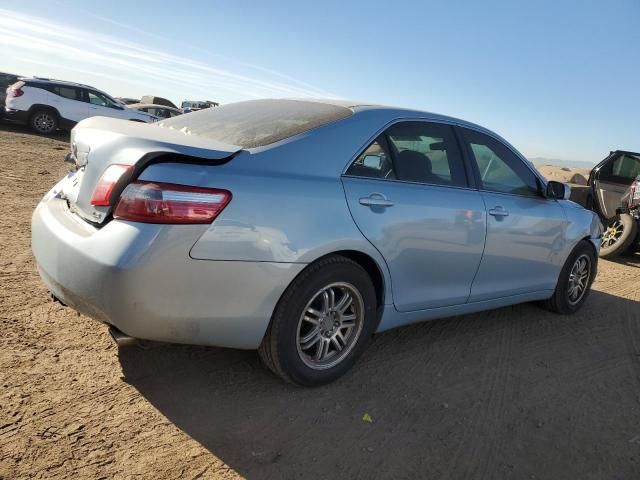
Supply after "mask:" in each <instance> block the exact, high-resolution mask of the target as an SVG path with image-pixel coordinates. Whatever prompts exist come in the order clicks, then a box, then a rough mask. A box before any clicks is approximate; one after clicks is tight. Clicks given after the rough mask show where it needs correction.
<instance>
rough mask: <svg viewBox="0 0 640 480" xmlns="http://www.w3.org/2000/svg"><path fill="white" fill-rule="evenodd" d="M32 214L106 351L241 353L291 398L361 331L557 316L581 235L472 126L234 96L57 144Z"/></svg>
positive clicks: (325, 378)
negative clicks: (64, 150)
mask: <svg viewBox="0 0 640 480" xmlns="http://www.w3.org/2000/svg"><path fill="white" fill-rule="evenodd" d="M71 148H72V152H71V153H70V154H69V156H68V160H70V161H71V162H72V163H73V169H72V171H71V172H70V173H69V175H68V176H67V177H66V178H64V179H63V180H62V181H60V182H59V183H58V184H57V185H56V186H55V187H54V188H53V189H52V190H51V191H50V192H49V193H48V194H47V195H46V196H45V197H44V199H43V200H42V201H41V202H40V204H39V205H38V207H37V208H36V210H35V212H34V214H33V239H32V245H33V252H34V255H35V257H36V259H37V263H38V269H39V272H40V275H41V276H42V279H43V281H44V283H45V284H46V285H47V286H48V287H49V289H50V290H51V291H52V293H53V294H54V296H55V297H57V298H58V299H59V300H60V301H61V302H63V303H64V304H67V305H69V306H71V307H73V308H75V309H77V310H78V311H80V312H82V313H85V314H87V315H89V316H91V317H93V318H95V319H97V320H99V321H101V322H104V323H106V324H108V325H110V326H111V329H112V331H113V332H114V334H115V335H116V337H118V338H119V339H121V340H126V339H128V338H140V339H150V340H158V341H165V342H178V343H191V344H199V345H215V346H223V347H233V348H242V349H258V351H259V353H260V356H261V357H262V359H263V360H264V362H265V363H266V364H267V366H268V367H269V368H270V369H271V370H273V371H274V372H275V373H276V374H278V375H279V376H281V377H282V378H283V379H285V380H287V381H290V382H294V383H297V384H301V385H318V384H323V383H327V382H330V381H332V380H334V379H336V378H338V377H339V376H340V375H342V374H343V373H345V372H346V371H347V370H348V369H349V367H351V365H353V363H354V362H355V361H356V359H357V358H358V356H359V355H360V354H361V353H362V352H363V350H364V349H365V347H366V346H367V344H368V342H369V339H370V338H371V336H372V335H373V334H374V333H375V332H381V331H384V330H387V329H390V328H394V327H399V326H402V325H407V324H410V323H414V322H419V321H423V320H429V319H434V318H441V317H446V316H451V315H459V314H466V313H470V312H477V311H481V310H486V309H492V308H497V307H503V306H505V305H511V304H516V303H521V302H531V301H542V303H543V305H545V306H546V307H547V308H549V309H551V310H553V311H555V312H559V313H562V314H569V313H573V312H575V311H576V310H578V309H579V308H580V306H581V305H582V304H583V303H584V301H585V299H586V298H587V295H588V293H589V289H590V286H591V283H592V281H593V279H594V277H595V275H596V266H597V256H598V248H599V245H600V236H601V229H600V222H599V220H598V218H597V216H596V215H594V214H593V213H592V212H590V211H588V210H585V209H583V208H582V207H580V206H578V205H577V204H575V203H573V202H571V201H569V200H567V198H568V195H569V189H568V187H566V186H565V185H563V184H561V183H557V182H548V183H547V182H546V181H545V180H544V178H542V177H541V176H540V175H539V174H538V173H537V171H536V170H535V169H534V168H533V167H532V166H531V165H530V164H529V162H527V161H526V160H525V159H524V157H523V156H522V155H520V154H519V153H518V152H517V151H516V150H515V149H514V148H513V147H512V146H511V145H509V144H508V143H507V142H506V141H504V140H503V139H502V138H500V137H499V136H497V135H496V134H494V133H492V132H490V131H488V130H486V129H484V128H482V127H479V126H477V125H473V124H471V123H467V122H464V121H462V120H457V119H454V118H450V117H445V116H441V115H435V114H432V113H427V112H421V111H413V110H404V109H398V108H389V107H381V106H373V105H363V104H355V103H349V102H342V101H333V100H331V101H308V100H253V101H247V102H240V103H236V104H229V105H223V106H221V107H218V108H215V109H206V110H202V111H200V112H195V113H192V114H189V115H184V116H179V117H175V118H172V119H169V120H166V121H164V122H161V123H159V124H154V125H147V124H140V123H132V122H127V121H122V120H116V119H109V118H91V119H88V120H85V121H82V122H80V123H79V124H78V125H77V126H76V127H75V128H74V129H73V131H72V133H71Z"/></svg>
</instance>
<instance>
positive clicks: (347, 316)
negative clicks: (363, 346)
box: [296, 282, 364, 370]
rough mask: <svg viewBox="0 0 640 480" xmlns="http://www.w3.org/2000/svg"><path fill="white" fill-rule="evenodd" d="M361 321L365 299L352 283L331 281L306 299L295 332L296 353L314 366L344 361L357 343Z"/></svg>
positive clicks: (306, 362)
mask: <svg viewBox="0 0 640 480" xmlns="http://www.w3.org/2000/svg"><path fill="white" fill-rule="evenodd" d="M363 324H364V301H363V300H362V296H361V295H360V292H358V290H357V289H356V288H355V287H354V286H353V285H351V284H349V283H344V282H337V283H332V284H330V285H327V286H325V287H324V288H322V289H320V290H319V291H318V292H317V293H316V294H315V295H313V297H312V298H311V300H310V301H309V302H308V303H307V305H306V307H305V309H304V311H303V312H302V315H301V316H300V320H299V321H298V329H297V335H296V345H297V349H298V355H299V356H300V359H301V360H302V362H303V363H304V364H305V365H306V366H308V367H309V368H312V369H314V370H325V369H328V368H331V367H334V366H336V365H337V364H339V363H340V362H341V361H343V360H344V359H345V358H346V357H347V356H348V355H349V353H350V352H351V350H352V349H353V347H354V346H355V345H356V343H357V341H358V338H359V337H360V333H361V332H362V326H363Z"/></svg>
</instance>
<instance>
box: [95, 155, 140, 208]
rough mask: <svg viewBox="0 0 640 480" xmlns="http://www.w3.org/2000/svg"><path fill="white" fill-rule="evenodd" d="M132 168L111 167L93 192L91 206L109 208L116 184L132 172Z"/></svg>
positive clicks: (127, 166)
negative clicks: (125, 174) (127, 173)
mask: <svg viewBox="0 0 640 480" xmlns="http://www.w3.org/2000/svg"><path fill="white" fill-rule="evenodd" d="M131 168H132V167H131V165H117V164H115V165H109V167H108V168H107V169H106V170H105V171H104V173H103V174H102V176H101V177H100V180H98V184H97V185H96V189H95V190H94V191H93V195H92V196H91V205H93V206H96V207H108V206H109V205H110V203H109V197H111V193H112V192H113V189H114V187H115V186H116V183H118V180H120V177H122V175H124V173H126V172H128V171H129V170H131Z"/></svg>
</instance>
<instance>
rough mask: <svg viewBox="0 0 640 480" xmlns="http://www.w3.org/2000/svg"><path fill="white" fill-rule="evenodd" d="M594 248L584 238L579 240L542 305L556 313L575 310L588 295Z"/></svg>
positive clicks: (591, 281)
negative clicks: (551, 294) (549, 295)
mask: <svg viewBox="0 0 640 480" xmlns="http://www.w3.org/2000/svg"><path fill="white" fill-rule="evenodd" d="M596 270H597V258H596V255H595V250H594V248H593V246H591V245H590V244H589V243H588V242H587V241H586V240H583V241H581V242H580V243H579V244H578V245H577V246H576V248H574V249H573V252H571V254H570V255H569V258H567V261H566V262H565V264H564V266H563V267H562V270H561V271H560V276H559V277H558V283H557V285H556V289H555V291H554V293H553V296H552V297H551V298H550V299H549V300H546V301H545V302H543V306H544V307H545V308H547V309H548V310H551V311H552V312H556V313H562V314H570V313H574V312H577V311H578V310H579V309H580V307H582V305H583V303H584V302H585V300H586V299H587V297H588V296H589V292H590V291H591V284H592V283H593V280H594V278H595V276H596Z"/></svg>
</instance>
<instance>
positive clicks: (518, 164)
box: [463, 129, 539, 197]
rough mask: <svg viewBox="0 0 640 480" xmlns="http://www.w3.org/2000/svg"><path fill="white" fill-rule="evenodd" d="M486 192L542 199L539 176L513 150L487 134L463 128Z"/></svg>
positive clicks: (481, 183) (482, 186)
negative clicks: (540, 196)
mask: <svg viewBox="0 0 640 480" xmlns="http://www.w3.org/2000/svg"><path fill="white" fill-rule="evenodd" d="M463 133H464V138H465V141H466V142H467V145H468V146H469V150H470V151H471V154H472V157H473V158H472V160H473V161H475V164H476V166H477V167H478V173H479V176H480V186H481V188H482V189H484V190H489V191H492V192H501V193H511V194H515V195H526V196H531V197H537V196H539V193H538V192H539V187H538V181H537V179H536V176H535V175H534V174H533V172H532V171H531V170H530V169H529V168H528V167H527V166H526V165H525V164H524V162H523V161H522V160H521V159H520V158H518V157H517V156H516V155H515V154H514V153H513V152H512V151H511V150H510V149H509V148H507V147H506V146H505V145H503V144H502V143H500V142H498V141H497V140H495V139H493V138H491V137H489V136H488V135H485V134H483V133H479V132H475V131H473V130H466V129H463Z"/></svg>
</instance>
